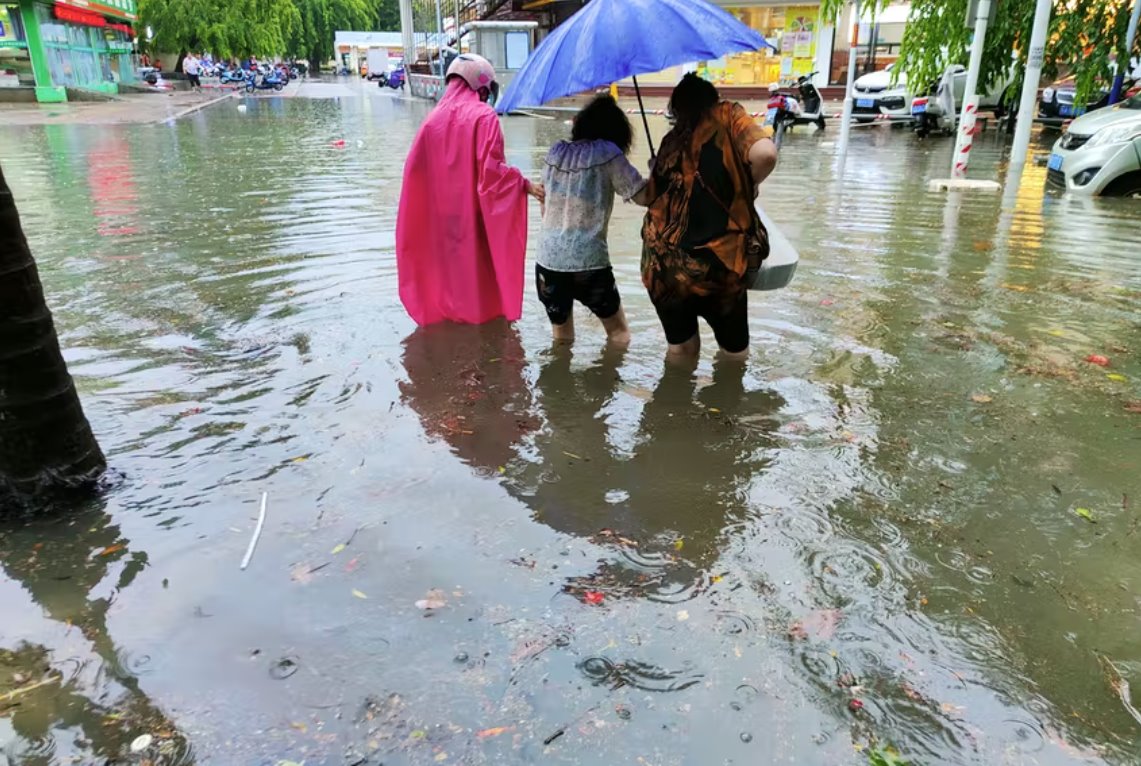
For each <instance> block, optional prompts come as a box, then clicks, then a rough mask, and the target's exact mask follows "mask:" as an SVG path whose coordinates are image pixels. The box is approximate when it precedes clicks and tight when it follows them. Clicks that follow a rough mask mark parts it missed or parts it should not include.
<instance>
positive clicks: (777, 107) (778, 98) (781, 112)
mask: <svg viewBox="0 0 1141 766" xmlns="http://www.w3.org/2000/svg"><path fill="white" fill-rule="evenodd" d="M815 75H816V72H811V73H809V74H806V75H803V76H801V77H799V78H798V79H797V81H796V88H797V92H798V93H799V94H800V99H799V100H797V99H796V98H795V97H793V96H791V95H789V94H787V93H781V92H780V91H779V90H777V91H775V92H774V93H773V94H772V95H771V96H770V97H769V103H768V111H767V112H766V114H765V125H767V126H769V127H771V128H772V129H773V131H774V132H775V134H776V135H775V136H774V138H773V140H774V141H775V142H776V144H777V146H780V144H781V141H782V140H784V134H785V131H787V130H790V129H791V128H793V127H794V126H796V125H815V126H816V127H817V128H819V129H820V130H824V99H823V98H821V96H820V91H819V90H817V89H816V86H815V85H814V84H813V83H812V78H813V77H814V76H815Z"/></svg>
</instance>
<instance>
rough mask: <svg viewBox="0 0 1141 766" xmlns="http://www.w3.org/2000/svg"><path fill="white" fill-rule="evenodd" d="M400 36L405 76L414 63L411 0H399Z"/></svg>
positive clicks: (414, 45) (414, 46)
mask: <svg viewBox="0 0 1141 766" xmlns="http://www.w3.org/2000/svg"><path fill="white" fill-rule="evenodd" d="M400 38H401V42H402V43H403V45H404V71H405V73H406V74H405V76H407V75H408V74H411V72H412V65H413V64H414V63H416V38H415V37H414V35H413V26H412V0H400Z"/></svg>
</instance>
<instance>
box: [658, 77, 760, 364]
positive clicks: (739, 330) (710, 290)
mask: <svg viewBox="0 0 1141 766" xmlns="http://www.w3.org/2000/svg"><path fill="white" fill-rule="evenodd" d="M670 111H671V113H672V114H673V116H674V119H675V120H676V124H675V126H674V128H673V130H671V131H670V132H669V133H668V134H667V135H666V137H665V139H664V140H663V141H662V146H661V150H660V152H659V153H658V157H657V160H656V162H655V163H654V168H653V173H652V174H651V177H650V181H649V185H648V188H647V197H648V199H649V200H650V203H649V210H648V211H647V212H646V221H645V224H644V225H643V227H642V241H643V250H642V282H643V283H644V284H645V285H646V289H647V290H649V292H650V300H651V301H653V303H654V308H655V309H657V312H658V318H659V319H660V320H661V322H662V327H663V329H664V330H665V333H666V340H667V341H668V342H669V345H670V353H671V354H676V355H684V356H696V355H697V353H698V352H700V350H701V336H700V335H699V334H698V328H697V318H698V317H701V318H703V319H705V321H706V322H708V323H709V326H710V327H711V328H712V329H713V334H714V336H715V337H716V338H717V344H718V345H719V346H720V347H721V352H722V355H723V356H725V357H731V358H738V359H744V358H745V357H746V356H748V349H749V322H748V313H747V303H746V296H745V285H746V282H747V279H746V274H747V273H748V272H750V271H754V270H756V269H758V268H760V265H761V260H762V259H763V258H765V257H766V256H767V255H768V234H767V233H766V232H765V229H764V227H763V226H762V225H761V222H760V219H759V218H758V216H757V213H756V210H755V208H754V207H753V204H754V200H756V197H757V185H758V184H760V182H761V181H763V180H764V179H765V178H767V177H768V175H769V173H771V172H772V170H773V168H774V167H775V166H776V160H777V149H776V145H775V144H774V143H773V142H772V140H770V139H771V136H772V131H771V130H770V129H768V128H762V127H761V126H759V125H757V123H756V122H755V121H754V120H753V119H752V118H751V117H750V116H749V114H748V113H747V112H746V111H745V109H744V108H743V107H742V106H741V105H740V104H735V103H730V102H727V101H721V100H720V97H719V95H718V93H717V89H716V88H715V87H713V85H712V84H711V83H709V82H706V81H705V80H702V79H701V78H700V77H698V76H697V75H695V74H687V75H686V76H685V77H684V78H683V79H682V81H681V82H680V83H679V84H678V86H677V88H675V89H674V92H673V96H672V97H671V98H670Z"/></svg>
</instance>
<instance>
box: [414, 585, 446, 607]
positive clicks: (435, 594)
mask: <svg viewBox="0 0 1141 766" xmlns="http://www.w3.org/2000/svg"><path fill="white" fill-rule="evenodd" d="M447 603H448V601H447V599H446V598H445V597H444V592H443V591H442V590H440V589H439V588H432V590H430V591H428V594H427V596H426V597H425V598H422V599H420V600H419V601H417V602H416V608H417V609H443V608H444V607H445V606H446V605H447Z"/></svg>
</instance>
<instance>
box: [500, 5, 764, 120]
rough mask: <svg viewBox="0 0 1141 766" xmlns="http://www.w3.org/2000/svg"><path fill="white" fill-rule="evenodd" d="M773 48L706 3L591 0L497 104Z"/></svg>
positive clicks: (533, 101)
mask: <svg viewBox="0 0 1141 766" xmlns="http://www.w3.org/2000/svg"><path fill="white" fill-rule="evenodd" d="M772 47H773V46H771V45H769V44H768V43H767V42H766V41H765V38H763V37H762V36H761V35H760V33H759V32H756V31H755V30H752V29H749V28H748V27H747V26H745V25H744V24H742V23H741V22H740V21H738V20H737V19H735V18H733V16H731V15H730V14H728V13H726V12H725V11H724V10H722V9H721V8H718V7H717V6H715V5H712V4H710V3H708V2H706V1H705V0H590V2H589V3H587V4H586V6H585V7H583V8H582V10H580V11H578V12H577V13H575V15H574V16H571V17H570V18H569V19H568V20H567V21H565V22H564V23H563V24H562V25H560V26H559V27H558V28H557V29H556V30H555V31H554V32H552V33H551V34H550V36H548V37H547V38H546V39H545V40H543V42H542V43H541V44H540V45H539V47H538V48H536V49H535V52H534V53H532V54H531V57H530V58H529V59H527V63H526V64H524V65H523V68H522V69H521V70H520V71H519V74H517V75H516V76H515V79H513V80H512V81H511V84H510V85H508V86H507V90H506V91H505V92H504V94H503V97H502V98H500V99H499V102H498V103H497V104H496V109H498V110H499V111H500V112H504V113H505V112H509V111H511V110H513V109H517V108H519V107H521V106H539V105H540V104H544V103H546V102H548V101H550V100H552V99H555V98H560V97H562V96H571V95H574V94H576V93H582V92H583V91H587V90H591V89H594V88H598V87H600V86H604V85H609V84H611V83H614V82H618V81H619V80H624V79H626V78H627V77H633V76H636V75H640V74H648V73H651V72H660V71H661V70H663V69H667V68H669V67H671V66H676V65H678V64H685V63H687V62H690V61H705V60H708V59H715V58H719V57H721V56H723V55H725V54H726V53H733V52H738V51H755V50H760V49H761V48H772ZM774 50H775V48H774Z"/></svg>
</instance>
